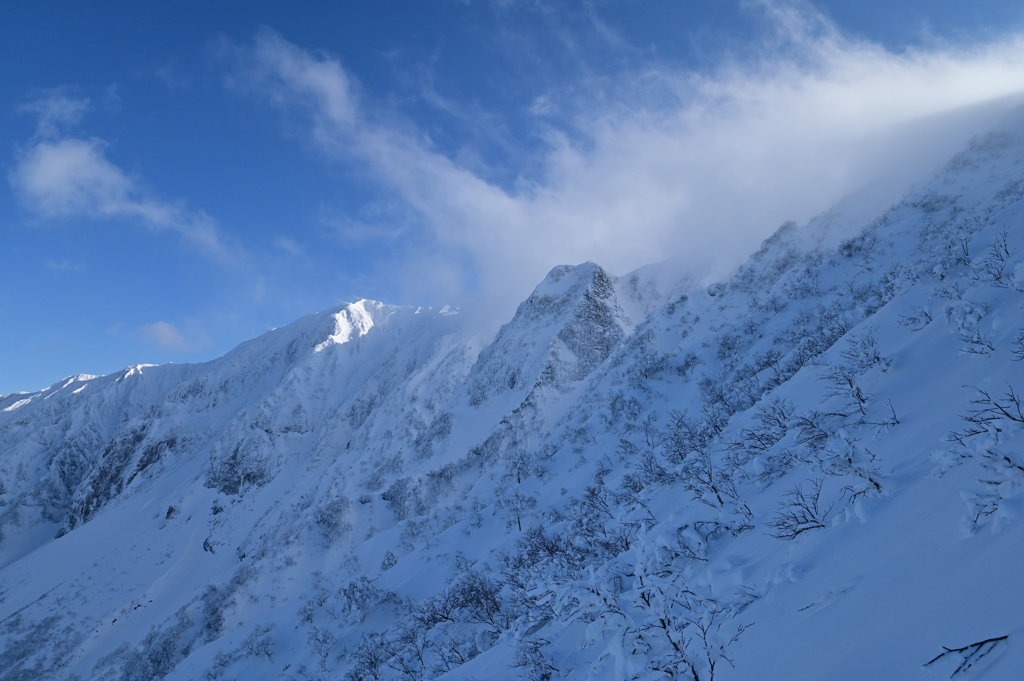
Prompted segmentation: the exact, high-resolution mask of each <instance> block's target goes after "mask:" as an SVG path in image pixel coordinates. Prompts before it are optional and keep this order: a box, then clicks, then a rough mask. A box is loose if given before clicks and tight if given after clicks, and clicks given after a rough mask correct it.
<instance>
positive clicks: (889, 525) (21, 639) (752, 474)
mask: <svg viewBox="0 0 1024 681" xmlns="http://www.w3.org/2000/svg"><path fill="white" fill-rule="evenodd" d="M842 210H843V209H842V208H841V207H840V208H837V209H835V211H833V212H831V213H828V214H825V215H823V216H821V217H820V218H818V219H816V220H813V221H811V223H809V224H807V225H804V226H796V225H793V224H788V225H785V226H783V227H782V228H780V229H779V230H778V232H777V233H776V234H775V235H774V236H772V237H771V238H770V239H768V240H767V241H765V243H764V244H763V246H762V248H761V250H760V251H758V252H757V253H756V254H754V255H753V256H752V257H751V258H750V260H749V261H748V262H747V263H746V264H745V265H744V266H743V267H742V268H740V270H739V271H738V272H737V273H736V274H735V275H734V276H733V277H732V278H730V279H729V280H728V281H725V282H721V283H717V284H714V285H711V286H708V287H698V286H695V285H693V284H691V283H688V282H686V281H678V282H674V283H672V284H670V285H666V284H665V277H664V276H663V275H662V274H660V273H659V272H657V270H656V268H644V269H642V270H639V271H638V272H636V273H633V274H631V275H627V276H624V277H615V276H612V275H611V274H609V273H608V272H606V271H605V270H603V269H602V268H601V267H600V266H599V265H597V264H594V263H586V264H583V265H579V266H576V267H570V266H562V267H556V268H555V269H553V270H552V271H551V272H550V273H549V274H548V276H547V277H546V278H545V280H544V281H543V282H541V283H540V285H539V286H538V287H537V288H536V290H535V291H534V292H533V294H532V295H531V296H530V297H529V298H527V299H526V300H525V301H524V302H523V303H522V304H521V305H520V306H519V308H518V310H517V311H516V314H515V316H514V317H513V318H512V319H511V320H510V321H509V322H508V323H507V324H505V325H504V326H502V327H501V329H500V330H498V331H497V332H496V333H490V334H483V333H477V332H474V330H473V329H472V328H471V326H469V325H467V324H466V322H465V320H464V318H463V316H461V315H459V314H455V313H453V312H452V311H450V310H448V309H447V308H445V309H443V310H433V309H423V308H420V309H416V308H401V307H394V306H389V305H385V304H382V303H377V302H372V301H366V300H362V301H358V302H355V303H350V304H347V305H343V306H341V307H338V308H335V309H333V310H329V311H327V312H324V313H321V314H316V315H310V316H307V317H304V318H302V319H300V320H298V321H297V322H295V323H294V324H292V325H290V326H288V327H285V328H282V329H275V330H273V331H270V332H269V333H267V334H265V335H263V336H261V337H259V338H256V339H254V340H251V341H248V342H246V343H243V344H242V345H240V346H239V347H238V348H236V349H235V350H233V351H232V352H230V353H228V354H227V355H225V356H224V357H222V358H220V359H218V360H214V361H212V362H207V363H205V364H197V365H168V366H135V367H129V368H128V369H125V370H124V371H122V372H120V373H118V374H115V375H111V376H104V377H93V376H74V377H70V378H68V379H65V380H64V381H61V382H60V383H57V384H55V385H53V386H51V387H50V388H48V389H46V390H43V391H40V392H38V393H31V394H29V393H19V394H13V395H5V396H0V679H3V680H5V681H6V680H14V679H37V678H38V679H124V680H129V679H164V678H166V679H263V678H266V679H296V680H298V679H351V680H357V679H377V680H384V679H406V680H408V681H415V680H419V679H435V678H438V679H446V680H452V681H454V680H456V679H463V680H469V679H500V678H517V677H522V678H527V679H545V678H550V679H556V678H557V679H563V678H564V679H651V680H653V679H665V678H673V679H699V680H700V681H708V680H709V679H719V680H728V679H791V680H797V679H808V680H811V679H814V680H818V679H868V678H871V679H914V678H924V677H925V676H926V675H927V674H929V673H932V674H934V675H936V678H961V677H963V678H971V677H977V678H986V679H1019V678H1022V676H1024V609H1022V607H1021V606H1022V604H1024V578H1022V577H1021V571H1020V567H1021V565H1022V560H1024V519H1021V518H1020V517H1019V516H1020V515H1021V512H1022V510H1024V495H1022V494H1021V492H1022V491H1024V457H1022V455H1021V453H1020V452H1021V448H1022V447H1024V437H1022V426H1024V412H1022V409H1021V404H1020V397H1019V396H1020V395H1021V393H1022V392H1024V308H1022V306H1024V136H1022V135H1021V134H1019V133H1015V132H995V133H991V134H989V135H987V136H984V137H982V138H979V139H978V140H977V141H976V142H974V143H973V144H972V145H971V147H970V148H969V149H967V150H965V151H964V152H963V153H962V154H960V155H958V156H957V157H956V158H954V159H953V160H952V161H951V162H950V163H949V164H948V165H947V166H946V168H945V169H944V170H943V171H942V172H941V173H939V174H938V175H937V176H936V177H935V178H934V179H933V180H931V181H930V182H929V183H927V184H924V185H922V186H921V187H919V188H918V189H916V190H914V191H912V192H910V193H909V194H908V195H907V197H906V198H905V200H903V201H902V202H900V203H899V204H898V205H896V206H894V207H892V208H891V209H889V210H888V211H886V212H885V213H884V214H883V215H881V216H879V217H878V218H877V219H876V220H874V221H873V222H871V223H870V224H867V225H862V226H860V228H858V229H856V230H852V231H849V227H848V226H846V223H845V222H844V220H843V219H842V218H843V216H842Z"/></svg>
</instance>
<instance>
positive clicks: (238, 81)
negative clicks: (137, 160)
mask: <svg viewBox="0 0 1024 681" xmlns="http://www.w3.org/2000/svg"><path fill="white" fill-rule="evenodd" d="M748 11H752V12H758V13H760V15H761V16H762V17H763V18H764V20H765V21H764V30H763V32H762V35H761V42H760V44H759V45H758V46H756V47H755V48H753V49H752V50H750V52H749V53H748V54H747V55H745V56H743V57H734V58H733V59H731V60H728V61H727V63H725V64H722V65H719V66H718V67H716V68H713V69H711V70H707V71H702V72H697V71H692V70H686V69H682V68H679V67H676V66H671V65H668V64H665V63H659V62H657V61H651V60H647V61H645V62H644V63H643V64H642V65H639V66H632V67H630V68H629V69H622V70H620V72H619V73H618V74H617V75H615V76H613V77H612V78H611V79H610V80H604V81H602V82H601V84H600V85H586V84H583V85H581V84H580V83H573V84H572V87H571V88H570V87H566V88H565V90H564V91H562V92H547V93H544V95H543V97H538V99H537V100H536V101H535V102H534V104H536V102H537V101H543V104H544V106H533V107H529V106H524V110H525V109H530V111H531V114H530V115H531V116H532V117H533V119H532V125H533V126H534V128H533V129H534V130H535V131H536V133H537V134H539V135H541V136H542V137H543V138H544V140H545V145H544V147H543V149H542V150H541V151H540V152H538V153H539V154H540V155H541V157H540V158H539V159H538V158H534V159H531V162H530V163H528V164H524V165H523V167H524V168H525V167H527V166H529V167H531V168H540V169H541V170H540V171H538V172H536V173H530V174H527V173H526V172H525V171H523V170H522V169H517V168H513V169H512V173H511V174H512V176H516V177H517V179H516V181H514V182H510V183H507V186H506V185H505V184H500V183H497V182H495V181H492V180H489V179H487V178H485V177H484V176H483V174H482V173H481V172H479V171H478V170H476V169H474V168H472V167H470V166H469V165H468V164H465V163H461V162H460V161H459V160H458V159H457V158H456V157H455V156H454V155H452V154H447V153H444V152H443V151H442V150H440V149H439V148H438V146H437V145H435V144H433V143H432V142H431V141H430V140H429V139H428V138H427V136H426V135H425V134H424V133H423V132H422V131H420V130H417V129H415V127H414V126H412V125H411V124H410V123H409V122H408V121H406V120H403V119H402V117H401V116H400V114H397V113H396V112H388V114H387V115H381V105H380V103H375V102H370V101H367V98H365V97H363V96H361V95H360V88H359V85H358V83H356V82H355V80H354V78H353V76H352V75H351V74H350V73H348V72H347V71H346V69H345V68H344V67H343V65H342V64H341V63H340V62H339V61H338V59H336V58H335V57H332V56H330V55H326V54H323V53H319V52H312V51H308V50H306V49H303V48H301V47H298V46H296V45H294V44H292V43H289V42H288V41H286V40H285V39H284V38H282V37H281V36H280V35H278V34H276V33H274V32H273V31H270V30H264V31H261V32H260V33H258V34H257V35H256V36H255V38H254V40H253V43H252V44H251V45H249V46H237V45H233V44H229V43H226V42H225V43H221V44H220V46H219V48H218V52H219V55H220V57H221V60H222V62H223V63H225V64H227V65H228V73H229V77H228V81H229V84H230V85H231V86H232V87H234V88H237V89H240V90H243V91H246V92H249V93H255V94H257V95H258V96H259V97H260V98H262V99H264V100H265V101H267V102H269V103H271V104H272V105H273V106H276V107H278V108H280V109H282V110H283V111H285V112H286V113H288V114H289V115H290V116H291V117H297V118H298V120H299V121H301V124H300V129H301V130H302V131H303V133H302V134H303V135H304V136H305V137H306V139H307V140H308V141H309V142H311V143H312V144H313V145H314V146H315V147H316V148H317V149H318V150H319V151H321V152H322V153H323V154H324V156H326V157H327V158H329V159H332V160H336V161H344V162H346V163H349V164H355V165H356V166H357V167H359V168H362V169H364V170H365V172H366V173H367V174H369V175H370V176H371V177H373V178H374V179H375V181H377V182H379V183H380V184H381V185H382V186H383V187H385V188H386V189H387V190H388V191H390V192H392V193H393V194H394V196H395V197H397V199H398V200H399V202H400V203H401V204H402V205H403V206H405V207H406V208H408V209H409V210H410V213H411V214H412V215H414V216H416V217H415V231H416V234H417V237H422V238H423V239H424V240H425V241H426V243H428V244H430V248H428V249H427V250H426V253H425V254H424V255H422V256H417V257H420V258H421V261H420V262H416V263H412V265H408V264H406V265H405V266H404V268H405V269H406V271H411V272H415V276H416V278H417V279H416V286H417V290H418V292H419V293H418V294H419V295H422V291H423V290H424V287H425V288H426V289H430V288H431V287H433V289H435V291H434V292H435V293H436V294H437V295H440V296H453V295H455V296H458V295H459V294H462V297H463V298H467V297H469V298H471V297H473V295H468V296H467V295H466V294H474V295H482V296H483V297H484V298H485V299H487V300H488V301H490V302H496V303H498V305H497V307H498V308H499V309H501V310H502V312H504V311H505V310H506V308H507V306H508V304H509V303H511V302H512V301H515V300H519V299H521V298H522V296H523V295H525V293H526V292H527V291H528V290H529V288H530V287H531V286H532V285H533V284H534V283H535V282H536V281H538V280H539V279H540V278H541V277H542V276H543V274H544V272H546V271H547V270H548V269H550V268H551V267H552V266H554V265H556V264H560V263H577V262H582V261H585V260H593V261H595V262H599V263H601V264H602V265H604V266H605V267H607V268H608V269H609V270H611V271H614V272H618V273H622V272H624V271H628V270H631V269H633V268H636V267H638V266H641V265H643V264H645V263H649V262H653V261H661V260H664V259H666V258H669V259H670V260H673V261H674V262H676V263H677V264H678V266H679V268H680V269H681V270H683V271H688V272H691V273H694V274H696V275H697V276H698V277H705V278H708V279H712V278H717V277H720V276H724V275H725V274H727V273H728V272H729V271H731V270H732V269H733V268H734V267H735V266H737V265H738V264H739V262H741V261H742V259H743V258H744V257H745V256H746V255H747V254H749V253H750V252H751V251H752V250H754V249H755V248H756V246H757V244H758V243H759V242H760V240H762V239H764V238H765V237H767V236H768V235H769V234H770V233H771V232H772V231H773V230H774V229H775V228H776V227H778V225H779V224H781V223H783V222H784V221H787V220H796V221H804V220H807V219H808V218H810V217H812V216H813V215H815V214H817V213H820V212H821V211H823V210H825V209H826V208H827V207H828V206H830V205H832V204H834V203H835V202H836V201H838V200H840V199H842V198H843V197H844V196H847V195H849V194H850V193H852V192H857V191H862V190H864V189H865V188H867V187H870V186H875V187H886V188H887V189H886V190H885V191H882V192H872V193H870V196H871V200H870V202H869V203H870V205H868V206H866V207H864V206H862V209H864V210H866V211H867V212H868V213H870V212H871V211H872V210H880V209H883V208H884V207H885V206H887V205H888V204H889V203H891V202H892V201H894V200H896V199H898V198H899V196H900V195H901V194H902V192H903V191H905V190H906V188H907V186H908V185H909V184H910V183H911V182H913V181H915V180H917V179H921V178H923V177H924V176H926V175H928V174H929V173H930V172H932V171H933V170H935V169H936V167H937V165H938V164H939V163H941V162H942V161H943V160H944V159H946V158H948V157H949V156H950V155H951V154H952V153H953V152H955V151H956V150H957V149H958V148H960V147H961V146H962V145H963V144H964V143H965V142H966V140H967V139H969V138H970V137H971V136H972V135H974V134H977V133H979V132H982V131H984V130H985V129H987V128H989V127H991V125H993V124H994V123H995V122H996V121H998V120H999V118H1000V116H1002V115H1003V114H1004V113H1005V112H1006V111H1007V110H1008V109H1009V108H1011V107H1012V106H1013V105H1014V104H1015V103H1016V102H1017V101H1018V100H1017V97H1016V95H1017V94H1018V93H1019V92H1021V90H1022V89H1024V37H1022V36H1021V35H1018V34H1011V35H1005V36H1002V37H1000V38H997V39H993V40H991V41H990V42H987V43H983V44H972V45H956V44H937V45H929V46H925V47H916V48H912V49H908V50H906V51H903V52H899V53H897V52H893V51H890V50H887V49H886V48H885V47H883V46H882V45H879V44H876V43H872V42H869V41H866V40H863V39H857V38H852V37H850V36H846V35H843V34H842V33H841V32H840V30H839V29H838V28H837V27H836V26H835V25H834V24H833V23H832V22H831V20H830V19H828V18H827V17H826V16H824V15H823V14H822V13H820V12H818V11H816V10H815V9H813V8H811V7H810V6H806V5H803V4H794V3H775V2H761V3H755V4H754V5H751V6H750V8H749V10H748ZM460 158H461V157H460ZM424 272H428V273H433V274H428V275H426V279H427V280H426V282H424V280H423V278H424ZM467 280H471V281H474V282H478V284H474V288H475V287H477V286H479V289H480V290H474V291H472V292H470V291H466V290H452V286H453V285H452V284H451V283H450V282H452V281H467ZM444 282H449V283H444ZM456 288H457V287H456ZM463 288H465V287H463Z"/></svg>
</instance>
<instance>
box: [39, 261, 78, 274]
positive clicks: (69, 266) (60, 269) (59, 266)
mask: <svg viewBox="0 0 1024 681" xmlns="http://www.w3.org/2000/svg"><path fill="white" fill-rule="evenodd" d="M43 267H45V268H46V269H48V270H50V271H51V272H56V273H57V274H80V273H82V272H84V271H85V265H83V264H82V263H78V262H72V261H71V260H67V259H65V260H61V261H56V260H47V261H46V262H44V263H43Z"/></svg>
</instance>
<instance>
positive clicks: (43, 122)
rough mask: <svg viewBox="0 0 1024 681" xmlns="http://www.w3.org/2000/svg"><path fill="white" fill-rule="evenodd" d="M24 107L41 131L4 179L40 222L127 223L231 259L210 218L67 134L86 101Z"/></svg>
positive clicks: (63, 99)
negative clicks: (161, 194)
mask: <svg viewBox="0 0 1024 681" xmlns="http://www.w3.org/2000/svg"><path fill="white" fill-rule="evenodd" d="M23 108H24V109H25V110H27V111H32V112H35V113H37V114H38V115H39V131H38V133H37V135H36V137H35V138H34V139H33V140H32V142H31V143H30V144H29V145H28V146H27V147H26V148H23V149H21V150H20V152H19V153H18V157H17V164H16V165H15V168H14V169H13V170H12V171H11V173H10V175H9V176H8V179H9V181H10V183H11V186H12V187H13V188H14V190H15V192H16V193H17V195H18V198H19V200H20V201H21V203H22V204H23V206H24V207H26V208H27V209H28V210H30V211H31V212H33V213H35V214H36V215H38V216H40V217H43V218H67V217H76V216H84V217H89V218H98V219H127V220H131V221H133V222H137V223H140V224H142V225H145V226H146V227H147V228H149V229H151V230H154V231H163V230H169V231H172V232H177V233H178V234H179V235H181V236H182V237H183V238H185V239H186V240H187V241H188V242H190V243H191V244H193V245H194V246H197V247H198V248H199V249H200V250H201V251H202V252H203V253H205V254H206V255H208V256H211V257H216V258H219V259H223V260H228V259H231V254H230V253H229V250H228V248H227V247H226V245H225V244H224V242H223V239H222V237H221V235H220V233H219V230H218V229H217V225H216V223H215V221H214V220H213V219H212V218H211V217H210V216H208V215H207V214H206V213H204V212H202V211H198V212H197V211H189V210H186V209H185V208H183V207H182V206H180V205H178V204H174V203H168V202H166V201H163V200H161V199H159V198H156V197H153V196H151V195H150V193H149V192H147V191H145V190H144V189H143V188H142V187H141V186H140V183H139V182H138V181H137V180H136V179H134V178H132V177H130V176H129V175H128V174H127V173H125V172H124V171H123V170H121V169H120V168H119V167H117V166H116V165H114V164H113V163H111V162H110V160H109V159H108V158H107V155H106V143H105V142H104V141H103V140H100V139H97V138H88V139H86V138H82V137H76V136H73V135H70V134H68V133H67V132H66V128H67V127H69V126H70V127H73V126H74V125H75V124H77V123H78V121H79V119H80V118H81V115H82V114H83V113H84V112H85V111H86V110H87V108H88V102H87V101H86V100H74V99H71V98H69V97H68V96H67V95H65V94H63V93H57V94H51V95H49V96H47V97H45V98H42V99H39V100H37V101H35V102H33V103H31V104H29V105H26V106H25V107H23Z"/></svg>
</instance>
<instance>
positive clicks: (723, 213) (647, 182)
mask: <svg viewBox="0 0 1024 681" xmlns="http://www.w3.org/2000/svg"><path fill="white" fill-rule="evenodd" d="M1022 27H1024V8H1022V7H1021V5H1020V4H1019V3H1014V2H976V3H963V2H953V1H952V0H950V1H931V2H924V1H923V0H922V1H908V2H899V1H889V2H883V1H881V0H861V1H859V2H855V3H854V2H821V3H814V4H809V3H798V2H785V1H775V0H762V1H758V2H753V1H746V2H735V1H732V0H705V1H703V2H697V1H694V0H631V1H627V0H618V1H603V2H598V1H595V2H589V3H580V2H560V3H556V2H548V1H547V0H503V1H502V0H492V1H489V2H485V1H477V0H470V1H467V2H457V1H455V0H424V1H417V2H411V1H404V2H398V1H397V0H380V1H377V2H369V1H367V2H299V3H260V2H251V1H249V2H218V3H210V2H191V1H181V2H175V3H162V4H157V3H138V2H102V3H70V2H46V1H40V2H33V3H5V5H4V7H3V8H2V9H0V63H3V64H4V78H3V79H0V159H2V161H0V163H2V166H3V170H4V181H3V182H2V183H0V230H2V231H0V238H2V239H3V247H2V248H0V393H6V392H12V391H16V390H34V389H38V388H41V387H43V386H45V385H48V384H50V383H52V382H54V381H56V380H58V379H60V378H61V377H63V376H66V375H70V374H75V373H94V374H100V373H109V372H111V371H116V370H118V369H120V368H122V367H124V366H126V365H129V364H134V363H164V362H168V361H174V362H194V361H203V360H206V359H211V358H213V357H216V356H218V355H220V354H222V353H223V352H225V351H227V350H228V349H230V348H231V347H233V346H234V345H236V344H237V343H238V342H240V341H242V340H244V339H246V338H249V337H252V336H255V335H258V334H259V333H262V332H263V331H265V330H266V329H268V328H270V327H273V326H281V325H284V324H287V323H288V322H290V321H292V320H294V319H295V318H297V317H298V316H300V315H302V314H305V313H308V312H313V311H317V310H321V309H325V308H328V307H332V306H334V305H337V304H339V303H341V302H344V301H348V300H353V299H356V298H360V297H367V298H374V299H378V300H384V301H387V302H395V303H401V304H423V305H441V304H445V303H452V304H457V305H462V306H465V307H468V308H470V309H484V310H487V311H489V312H490V313H491V314H493V315H494V316H496V317H501V316H502V315H507V314H509V313H510V312H511V310H512V309H513V307H512V306H513V305H514V303H515V302H516V301H518V300H519V299H521V298H523V297H524V296H525V295H526V294H528V293H529V291H530V289H531V288H532V286H533V285H534V284H535V283H536V282H537V281H539V279H540V278H541V277H542V276H543V274H544V272H546V271H547V270H548V269H549V268H550V267H552V266H554V265H556V264H560V263H562V262H570V263H576V262H581V261H584V260H588V259H590V260H596V261H597V262H600V263H602V264H605V265H606V266H607V267H609V269H611V270H612V271H613V272H616V273H624V272H626V271H628V270H629V269H633V268H635V267H638V266H640V265H643V264H646V263H648V262H653V261H656V260H661V259H664V258H669V259H672V260H674V261H675V262H677V263H678V265H679V267H680V268H683V269H687V270H690V271H693V272H696V273H697V274H698V275H699V276H702V277H712V278H714V277H715V276H722V275H724V274H726V273H727V272H728V271H729V269H730V268H732V267H734V266H735V265H736V264H737V263H739V262H740V261H741V260H742V259H743V257H744V256H745V255H746V254H748V253H749V252H750V251H751V250H753V249H754V248H756V246H757V244H758V243H759V241H760V240H761V239H763V238H764V237H765V236H767V235H768V234H770V233H771V231H772V230H773V229H774V228H775V227H777V226H778V225H779V224H781V222H783V221H784V220H786V219H796V220H805V219H807V218H808V217H810V216H812V215H814V214H816V213H817V212H820V211H821V210H823V209H825V208H827V207H828V206H829V205H830V204H831V203H832V202H834V201H836V200H837V199H839V198H841V197H842V196H844V195H846V194H847V193H849V192H852V191H856V190H858V189H860V188H861V187H863V186H864V185H866V184H868V183H870V182H872V181H875V180H878V179H879V178H882V179H884V180H886V181H887V182H889V184H892V185H893V186H895V185H898V184H900V183H902V182H904V181H907V182H909V181H910V180H911V179H914V178H916V177H917V176H918V175H920V174H921V173H924V172H927V171H928V170H929V169H931V168H932V167H934V165H935V164H936V163H937V162H940V161H941V159H942V158H943V157H944V155H946V154H948V153H952V151H955V150H956V147H957V146H959V145H960V144H962V143H963V141H964V140H966V139H967V138H968V137H969V136H970V135H971V134H973V133H974V132H977V131H978V130H981V129H983V128H984V127H985V126H986V125H988V124H989V123H990V122H991V120H993V118H994V117H996V116H997V115H998V113H999V111H1001V110H1003V109H1005V108H1006V106H1008V104H1007V102H1012V101H1013V96H1014V95H1015V94H1016V93H1019V92H1021V91H1022V90H1024V75H1021V74H1024V47H1022V46H1024V41H1022V38H1021V37H1020V36H1021V35H1022V34H1021V29H1022ZM1008 98H1009V99H1008ZM890 198H891V197H890Z"/></svg>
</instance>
